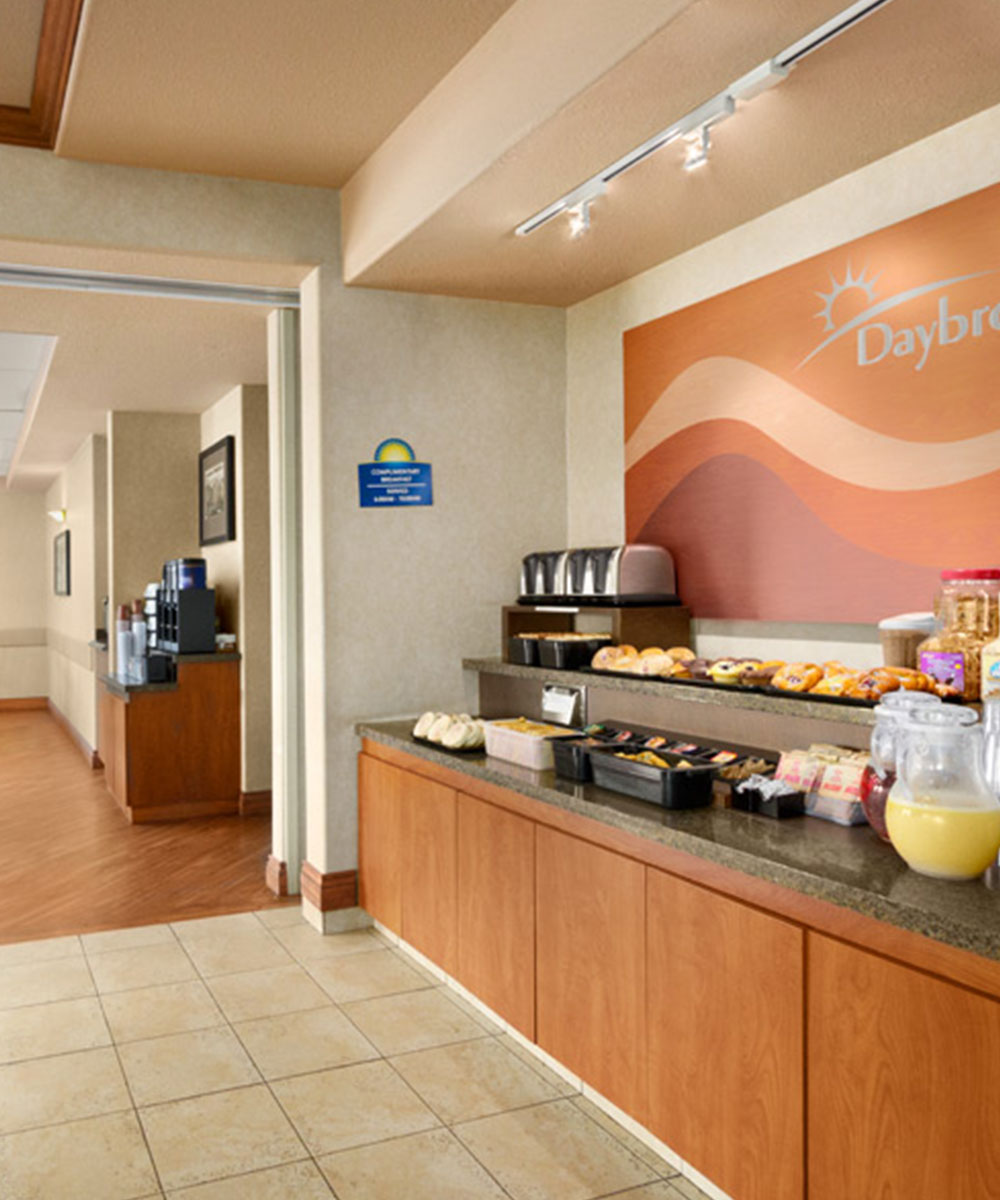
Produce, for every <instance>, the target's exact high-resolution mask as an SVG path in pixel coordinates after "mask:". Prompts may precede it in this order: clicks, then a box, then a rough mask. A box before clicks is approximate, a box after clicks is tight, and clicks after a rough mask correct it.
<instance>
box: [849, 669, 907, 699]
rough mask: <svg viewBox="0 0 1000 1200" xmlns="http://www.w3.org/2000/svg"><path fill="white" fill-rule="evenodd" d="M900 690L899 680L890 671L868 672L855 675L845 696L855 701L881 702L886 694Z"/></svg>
mask: <svg viewBox="0 0 1000 1200" xmlns="http://www.w3.org/2000/svg"><path fill="white" fill-rule="evenodd" d="M898 690H899V680H898V679H897V678H896V676H895V675H890V674H889V673H888V671H879V670H875V671H868V672H863V673H862V674H860V675H855V677H854V679H853V680H852V681H851V683H850V684H849V685H848V687H847V688H845V689H844V693H843V694H844V695H845V696H850V697H851V698H852V699H854V700H879V699H880V698H881V697H882V696H884V695H885V693H886V692H895V691H898Z"/></svg>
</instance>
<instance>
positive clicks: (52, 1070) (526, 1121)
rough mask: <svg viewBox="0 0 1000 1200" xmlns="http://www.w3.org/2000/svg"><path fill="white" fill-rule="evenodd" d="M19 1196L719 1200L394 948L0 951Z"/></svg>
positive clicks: (161, 945) (183, 946) (225, 932)
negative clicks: (706, 1196)
mask: <svg viewBox="0 0 1000 1200" xmlns="http://www.w3.org/2000/svg"><path fill="white" fill-rule="evenodd" d="M0 1195H2V1196H3V1200H140V1198H142V1197H164V1196H166V1197H171V1198H177V1200H181V1198H184V1200H286V1198H294V1200H321V1198H323V1200H330V1197H331V1196H335V1197H338V1198H339V1200H505V1198H506V1200H595V1198H597V1197H606V1196H614V1197H616V1198H617V1200H702V1193H701V1192H699V1191H698V1190H697V1189H696V1188H694V1187H693V1186H692V1184H691V1183H690V1182H689V1181H687V1180H684V1179H682V1178H680V1177H679V1176H678V1175H677V1172H676V1171H674V1169H673V1168H672V1167H670V1166H669V1165H668V1164H667V1163H666V1162H664V1161H663V1160H662V1159H660V1158H658V1157H657V1156H656V1155H655V1154H653V1153H652V1151H651V1150H649V1149H648V1148H647V1147H645V1146H643V1145H641V1144H640V1143H638V1142H637V1141H635V1140H634V1139H633V1138H632V1137H631V1136H630V1135H629V1134H628V1133H627V1132H625V1131H624V1130H622V1129H621V1128H619V1127H618V1126H617V1125H615V1124H614V1123H613V1122H612V1121H610V1120H609V1119H608V1118H607V1117H606V1116H605V1115H604V1114H603V1113H601V1112H600V1111H599V1110H597V1109H595V1108H594V1107H593V1106H592V1105H591V1104H590V1103H589V1101H587V1100H585V1099H584V1098H583V1097H581V1096H580V1095H579V1093H577V1092H576V1091H574V1090H573V1089H572V1087H571V1086H570V1085H569V1084H567V1083H565V1082H564V1081H563V1080H562V1079H560V1078H559V1077H557V1076H556V1075H554V1074H552V1073H551V1072H550V1071H549V1070H548V1069H547V1068H546V1067H545V1066H544V1065H542V1064H541V1063H540V1062H538V1061H536V1060H535V1059H533V1058H532V1057H531V1056H530V1055H529V1054H528V1053H527V1052H526V1051H525V1050H524V1049H523V1047H520V1046H518V1045H517V1044H515V1043H514V1042H512V1041H511V1039H510V1038H509V1037H508V1036H507V1035H506V1034H504V1033H503V1032H502V1031H501V1030H500V1029H499V1028H498V1027H496V1026H494V1025H492V1024H491V1023H490V1021H489V1020H488V1019H487V1018H486V1017H484V1016H482V1015H481V1014H480V1013H479V1012H478V1011H477V1010H475V1009H473V1008H471V1007H470V1006H469V1005H467V1004H465V1003H464V1002H463V1001H462V1000H461V999H460V998H458V997H457V996H456V995H455V993H454V992H452V991H450V990H449V989H447V988H444V987H442V986H440V985H439V983H438V981H437V980H436V979H434V978H433V977H432V976H430V975H429V974H427V973H426V972H425V971H424V970H423V969H422V968H421V967H420V966H418V965H416V964H415V963H414V962H413V961H411V960H410V959H409V958H407V957H406V956H405V955H404V954H403V953H402V952H401V951H399V950H398V949H396V948H394V947H392V946H391V945H389V943H387V942H386V941H385V940H383V939H382V938H381V937H380V936H379V935H378V934H377V933H376V932H375V931H372V930H360V931H355V932H351V933H343V934H337V935H330V936H327V937H323V936H321V935H320V934H318V933H316V932H315V931H314V930H313V929H311V928H310V927H309V926H308V925H307V924H305V922H304V921H302V919H301V918H300V916H299V914H298V911H297V910H296V909H289V908H285V909H271V910H267V911H263V912H260V913H241V914H237V915H235V916H225V917H214V918H208V919H204V920H193V921H185V922H180V923H177V924H174V925H153V926H146V927H143V928H135V929H123V930H120V931H111V932H108V933H97V934H84V935H83V936H82V937H79V938H77V937H62V938H54V939H51V940H49V941H41V942H24V943H19V944H15V945H9V946H0Z"/></svg>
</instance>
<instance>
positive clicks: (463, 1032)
mask: <svg viewBox="0 0 1000 1200" xmlns="http://www.w3.org/2000/svg"><path fill="white" fill-rule="evenodd" d="M343 1007H344V1011H345V1012H346V1013H347V1015H348V1016H349V1017H350V1018H351V1020H352V1021H353V1022H354V1023H355V1024H356V1025H357V1026H358V1028H359V1029H360V1030H361V1032H362V1033H363V1034H364V1035H365V1037H366V1038H368V1040H369V1041H370V1042H373V1043H374V1045H375V1046H376V1047H377V1048H378V1049H379V1050H380V1051H381V1052H382V1053H383V1054H405V1053H406V1052H407V1051H408V1050H426V1049H427V1048H428V1047H430V1046H443V1045H445V1044H447V1043H448V1042H464V1041H468V1040H469V1039H471V1038H478V1037H486V1036H487V1035H486V1031H485V1030H484V1029H483V1028H482V1026H481V1025H479V1024H477V1023H476V1022H475V1021H474V1020H472V1018H471V1017H468V1016H466V1014H465V1013H464V1012H462V1011H461V1009H459V1008H458V1006H457V1005H455V1004H453V1003H452V1001H451V999H450V997H449V996H447V995H446V994H445V992H444V991H442V990H441V989H440V988H430V989H427V990H425V991H422V992H404V993H402V994H401V995H398V996H379V997H377V998H376V999H374V1000H359V1001H356V1002H355V1003H353V1004H345V1005H344V1006H343Z"/></svg>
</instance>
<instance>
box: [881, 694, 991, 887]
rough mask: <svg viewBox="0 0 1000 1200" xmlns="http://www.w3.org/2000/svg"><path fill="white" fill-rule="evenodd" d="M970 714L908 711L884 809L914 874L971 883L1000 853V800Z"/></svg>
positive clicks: (951, 709)
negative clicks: (986, 770) (984, 765)
mask: <svg viewBox="0 0 1000 1200" xmlns="http://www.w3.org/2000/svg"><path fill="white" fill-rule="evenodd" d="M978 720H979V718H978V716H977V715H976V713H975V712H973V711H972V710H971V709H968V708H957V707H950V706H948V705H941V706H940V707H934V706H928V707H924V708H921V709H917V710H914V711H911V712H910V713H909V714H908V715H907V718H906V722H905V725H904V726H903V727H902V733H903V737H902V743H901V745H899V746H898V747H897V771H898V776H897V779H896V783H895V785H894V786H893V789H892V791H891V792H890V794H889V799H888V802H887V804H886V825H887V827H888V831H889V838H890V840H891V841H892V844H893V846H894V847H895V848H896V850H897V852H898V853H899V854H900V856H901V857H902V858H904V859H905V860H906V862H907V863H908V864H909V866H910V867H912V868H913V870H914V871H919V872H920V873H921V874H922V875H932V876H934V877H935V878H938V879H976V878H978V876H980V875H981V874H982V873H983V871H985V870H986V868H987V867H989V866H991V865H992V864H993V863H994V862H995V861H996V857H997V852H998V851H1000V800H998V799H997V797H996V796H995V795H994V794H993V792H992V791H991V790H990V788H989V787H988V786H987V783H986V779H985V777H984V775H983V770H982V750H981V742H982V732H981V730H980V729H979V728H978V727H977V725H976V722H977V721H978Z"/></svg>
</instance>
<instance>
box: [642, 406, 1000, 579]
mask: <svg viewBox="0 0 1000 1200" xmlns="http://www.w3.org/2000/svg"><path fill="white" fill-rule="evenodd" d="M727 455H730V456H732V455H738V456H740V457H743V458H747V459H753V460H754V461H755V462H757V463H758V464H759V465H761V466H762V467H764V468H766V469H767V470H768V471H769V472H770V473H771V474H773V475H774V476H776V477H777V478H779V479H780V480H781V481H782V482H783V484H784V485H785V487H786V488H787V489H788V490H789V492H790V493H792V494H794V495H795V496H796V497H797V498H798V500H799V501H801V502H802V503H803V504H804V505H805V506H806V507H807V508H809V509H810V510H811V511H812V513H813V514H815V515H816V517H817V518H818V519H819V520H821V521H822V522H823V523H824V524H825V525H826V526H827V527H828V528H829V529H831V530H833V531H834V532H835V533H836V534H837V535H838V536H840V537H843V538H845V539H846V540H847V541H849V542H852V543H853V544H854V545H856V546H858V547H861V548H864V549H865V550H868V551H870V552H871V553H874V554H880V555H883V556H885V557H886V558H890V559H893V560H896V561H901V562H906V563H911V564H914V565H916V566H929V567H933V566H937V567H940V566H941V565H947V563H945V564H942V555H944V557H945V558H946V559H947V561H949V562H952V563H956V564H959V565H961V563H963V562H965V563H979V562H983V563H991V562H993V561H994V560H995V559H996V551H997V544H998V540H997V531H996V515H995V514H996V496H997V494H998V491H1000V470H994V471H992V472H991V473H989V474H987V475H981V476H978V477H977V478H975V479H972V480H967V481H964V482H961V483H955V484H951V485H949V486H946V487H933V488H930V487H927V488H925V487H921V486H920V485H921V484H922V483H923V480H922V479H921V478H920V477H919V476H917V475H913V476H912V477H911V479H910V486H911V488H912V489H913V490H911V491H905V492H904V491H898V490H881V489H880V487H879V486H877V485H878V482H879V481H878V480H877V478H876V480H875V484H876V486H869V487H860V486H858V485H856V484H853V483H847V482H844V481H843V480H842V479H838V478H836V477H834V476H833V475H830V474H827V473H826V472H823V471H820V470H818V469H817V468H816V467H814V466H813V465H812V464H810V463H807V462H804V461H803V460H802V459H800V458H798V457H797V456H796V455H794V454H792V453H790V452H789V451H788V450H786V449H785V447H784V446H782V445H780V444H779V443H778V442H776V441H775V440H774V439H772V438H770V437H768V436H767V435H766V434H764V433H762V432H761V431H760V430H759V429H757V428H756V427H754V426H752V425H748V424H746V423H745V422H742V421H734V420H722V419H716V420H712V421H706V422H701V423H699V424H697V425H692V426H689V427H688V428H685V429H683V430H681V431H680V432H679V433H676V434H674V435H673V436H672V437H669V438H667V439H666V440H665V441H664V442H662V443H661V444H660V445H659V446H656V447H655V448H654V449H653V450H651V451H650V452H649V453H647V454H646V455H645V456H644V457H643V458H642V459H641V460H640V461H639V462H637V463H636V464H635V465H633V466H632V467H631V468H630V469H629V470H628V471H627V473H626V491H627V495H628V507H627V518H628V520H627V525H628V536H629V538H630V539H632V540H635V539H636V537H637V535H638V532H639V531H640V530H641V529H642V528H644V527H645V525H646V524H647V522H648V521H649V520H650V518H651V517H652V515H653V513H654V512H655V511H656V510H657V508H658V507H659V505H660V503H661V501H662V500H663V498H664V497H665V496H666V495H668V494H669V493H670V492H671V491H672V490H673V489H675V488H676V487H678V485H679V484H680V483H681V482H682V481H683V480H684V479H685V478H686V477H687V476H689V475H691V474H692V472H693V471H695V470H696V469H698V468H700V467H701V466H703V465H704V464H706V463H708V462H709V461H710V460H712V459H715V458H718V457H720V456H727ZM721 479H722V486H724V487H725V490H726V492H727V497H728V496H729V493H731V492H732V491H733V488H732V487H731V486H730V485H729V484H728V483H726V481H725V476H722V477H721ZM755 502H756V501H755V498H754V497H753V496H746V495H733V496H732V497H731V504H732V507H731V510H730V511H732V513H733V514H734V516H738V515H739V512H740V508H741V506H742V505H744V504H748V503H755ZM956 514H959V515H960V516H959V519H956ZM699 534H700V536H701V537H703V538H704V539H705V540H706V541H707V540H710V539H711V538H712V537H714V536H715V529H714V527H713V526H712V525H711V524H710V523H709V522H708V521H707V520H706V521H703V522H700V523H699ZM663 545H666V546H668V547H670V548H671V549H672V546H671V543H670V541H669V540H666V541H664V542H663ZM797 549H798V548H797V547H795V546H793V545H790V546H789V551H790V553H793V552H796V551H797ZM682 594H683V591H682Z"/></svg>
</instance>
